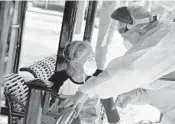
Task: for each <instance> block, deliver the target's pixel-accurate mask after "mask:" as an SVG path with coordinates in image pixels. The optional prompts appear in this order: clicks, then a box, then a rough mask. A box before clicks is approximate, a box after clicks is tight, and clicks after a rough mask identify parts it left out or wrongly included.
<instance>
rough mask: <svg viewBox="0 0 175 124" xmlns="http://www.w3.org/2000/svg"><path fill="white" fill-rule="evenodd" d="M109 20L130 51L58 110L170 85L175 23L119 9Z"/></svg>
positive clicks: (137, 8)
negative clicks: (115, 23) (134, 91)
mask: <svg viewBox="0 0 175 124" xmlns="http://www.w3.org/2000/svg"><path fill="white" fill-rule="evenodd" d="M111 17H112V18H113V19H115V20H117V21H118V31H119V33H120V34H121V35H122V37H123V38H125V39H127V40H128V41H130V42H131V43H132V45H133V47H132V48H131V49H129V50H128V51H127V52H126V54H125V55H124V56H122V57H119V58H116V59H114V60H112V61H111V62H110V63H109V64H108V66H107V67H106V68H105V69H104V71H103V72H102V73H101V74H100V75H98V77H92V78H91V79H90V80H88V81H87V82H86V83H85V84H84V85H82V86H81V87H79V91H78V92H77V93H76V94H75V95H74V96H71V97H69V98H67V99H66V100H65V101H64V102H63V103H62V104H61V105H60V106H59V107H63V108H64V107H68V106H70V105H72V104H74V106H73V107H77V105H78V104H80V103H81V104H82V103H84V102H85V101H86V100H87V98H89V97H91V96H94V95H95V96H98V97H100V98H101V99H106V98H109V97H112V96H119V97H121V94H123V93H129V92H130V91H133V90H135V89H137V88H143V89H147V90H159V89H162V88H167V87H169V86H171V85H173V83H174V80H173V71H174V70H175V57H174V55H175V23H173V22H172V21H171V22H160V21H159V20H157V19H156V17H155V16H152V15H151V14H150V13H149V12H148V11H146V10H145V9H144V8H143V7H141V6H132V7H120V8H118V9H116V10H115V11H114V12H113V13H112V15H111ZM172 89H173V88H171V90H172ZM173 91H174V90H172V92H173ZM169 95H170V94H169ZM119 97H118V99H117V101H118V100H119ZM166 97H167V96H166ZM168 98H169V99H168ZM168 98H167V99H166V100H167V102H166V103H168V100H171V99H173V98H172V97H171V96H169V97H168ZM170 98H171V99H170ZM159 100H161V99H159ZM162 101H163V100H162ZM171 102H172V101H171ZM162 105H163V106H161V105H160V106H161V107H162V108H164V109H162V110H161V112H162V113H163V114H166V113H167V112H168V110H167V109H166V105H164V104H162ZM157 106H158V105H157ZM174 107H175V105H174V104H173V103H172V104H171V107H169V108H168V109H169V110H173V108H174ZM165 109H166V110H165ZM171 112H172V111H171ZM171 115H172V114H171V113H170V114H167V117H168V119H169V120H170V121H171V122H172V124H173V123H175V117H174V118H173V117H172V116H174V115H175V114H174V115H172V116H171Z"/></svg>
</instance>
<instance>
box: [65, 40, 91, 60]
mask: <svg viewBox="0 0 175 124" xmlns="http://www.w3.org/2000/svg"><path fill="white" fill-rule="evenodd" d="M89 52H92V47H91V46H90V44H89V43H88V42H86V41H73V42H71V43H69V44H68V45H67V46H66V47H65V50H64V53H63V54H64V57H65V60H67V61H71V60H74V59H77V58H82V57H84V56H85V55H87V54H88V53H89Z"/></svg>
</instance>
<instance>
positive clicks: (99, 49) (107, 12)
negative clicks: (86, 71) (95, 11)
mask: <svg viewBox="0 0 175 124" xmlns="http://www.w3.org/2000/svg"><path fill="white" fill-rule="evenodd" d="M117 4H120V1H118V2H117V1H103V3H102V7H101V13H100V24H99V32H98V39H97V42H96V48H95V53H96V62H97V68H98V69H101V70H103V69H104V68H105V64H106V61H107V53H108V48H109V44H110V43H111V41H112V37H113V34H114V31H115V23H116V21H115V20H113V19H112V18H111V14H112V12H113V11H114V10H115V9H116V7H117Z"/></svg>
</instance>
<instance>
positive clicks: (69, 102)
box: [58, 91, 88, 108]
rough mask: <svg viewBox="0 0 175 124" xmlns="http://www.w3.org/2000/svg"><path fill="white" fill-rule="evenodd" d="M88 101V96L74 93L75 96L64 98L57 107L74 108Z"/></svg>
mask: <svg viewBox="0 0 175 124" xmlns="http://www.w3.org/2000/svg"><path fill="white" fill-rule="evenodd" d="M87 99H88V95H87V94H85V93H83V92H80V91H78V92H76V94H75V95H72V96H69V97H68V98H66V99H65V100H64V101H63V102H62V103H61V104H60V105H59V106H58V107H59V108H67V107H70V106H73V108H76V107H77V106H78V105H81V104H84V103H85V102H86V101H87Z"/></svg>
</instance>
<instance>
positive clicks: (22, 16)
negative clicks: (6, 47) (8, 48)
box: [13, 1, 27, 73]
mask: <svg viewBox="0 0 175 124" xmlns="http://www.w3.org/2000/svg"><path fill="white" fill-rule="evenodd" d="M18 2H20V8H19V9H20V10H19V12H20V13H18V17H19V24H20V27H19V29H18V37H17V44H16V51H15V52H16V54H15V60H14V68H13V72H14V73H17V72H18V68H19V62H20V56H21V46H22V38H23V32H24V30H23V29H24V22H25V15H26V10H27V1H18Z"/></svg>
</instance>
